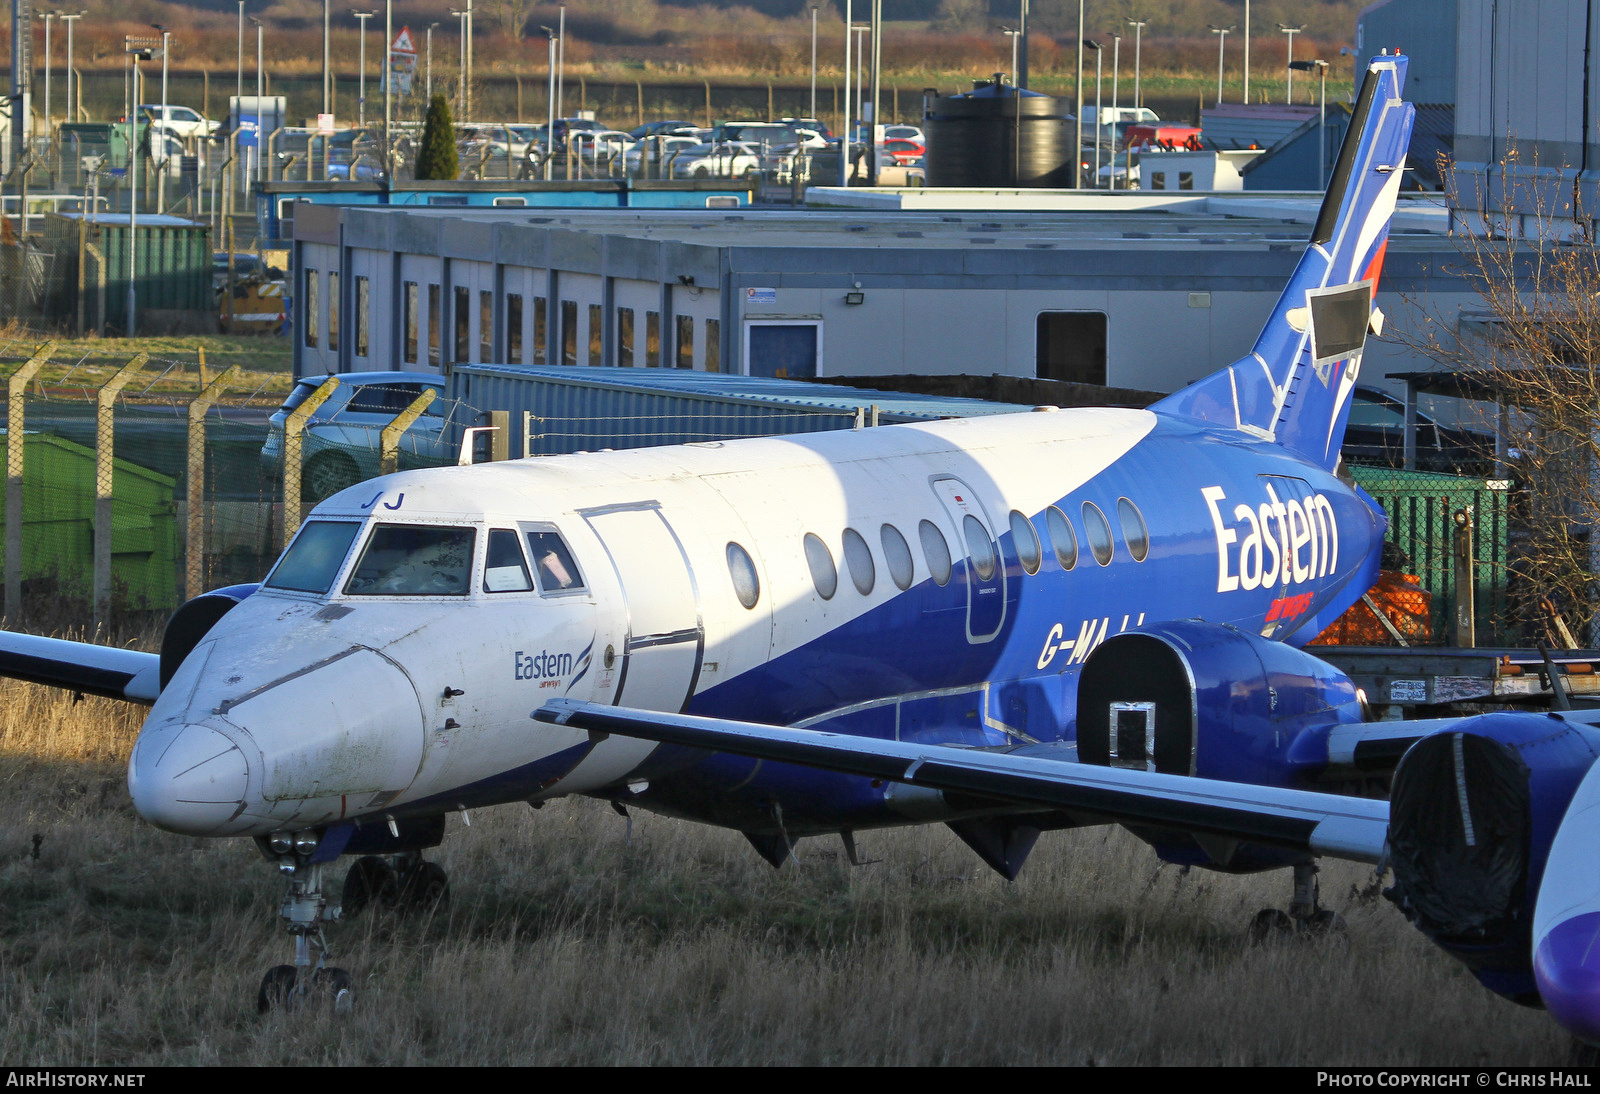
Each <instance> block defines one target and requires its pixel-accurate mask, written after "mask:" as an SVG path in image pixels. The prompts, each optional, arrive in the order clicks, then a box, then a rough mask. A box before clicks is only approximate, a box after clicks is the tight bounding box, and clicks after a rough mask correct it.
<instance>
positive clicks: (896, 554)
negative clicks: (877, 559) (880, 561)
mask: <svg viewBox="0 0 1600 1094" xmlns="http://www.w3.org/2000/svg"><path fill="white" fill-rule="evenodd" d="M878 538H879V539H880V540H882V541H883V557H884V560H885V561H887V562H888V563H889V576H890V578H892V579H893V580H894V583H895V585H896V586H897V587H898V588H899V589H901V590H902V591H904V590H906V589H909V588H911V582H912V580H913V579H914V578H915V577H916V566H915V565H914V564H913V563H912V561H911V546H910V545H909V544H908V543H906V537H905V536H902V535H901V534H900V529H898V528H896V527H895V526H894V525H892V524H885V525H884V526H883V527H882V528H880V529H879V530H878Z"/></svg>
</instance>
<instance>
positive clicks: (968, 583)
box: [130, 410, 1383, 835]
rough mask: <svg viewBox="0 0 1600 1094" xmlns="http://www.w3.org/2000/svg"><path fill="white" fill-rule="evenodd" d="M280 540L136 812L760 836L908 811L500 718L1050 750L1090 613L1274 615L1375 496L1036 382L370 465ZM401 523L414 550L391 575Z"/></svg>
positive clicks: (156, 761)
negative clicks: (941, 397)
mask: <svg viewBox="0 0 1600 1094" xmlns="http://www.w3.org/2000/svg"><path fill="white" fill-rule="evenodd" d="M380 529H382V530H383V531H380ZM308 534H314V535H317V536H320V537H322V538H323V539H325V540H327V541H329V542H330V543H333V544H334V545H335V548H336V549H337V550H336V553H337V554H338V557H337V558H333V557H332V556H331V555H330V556H329V557H328V558H322V559H320V561H318V562H317V563H316V566H314V567H313V569H314V570H315V572H316V575H317V576H315V577H313V578H306V577H304V576H298V577H297V576H295V575H296V574H300V573H301V571H303V570H305V565H304V564H303V560H301V561H298V562H297V561H296V551H297V550H300V547H299V541H297V545H296V546H295V547H291V550H290V552H289V553H288V555H286V561H285V562H282V563H280V565H279V567H278V569H277V570H275V571H274V573H273V574H272V575H270V576H269V578H268V580H267V582H266V584H265V585H264V586H263V587H262V588H261V589H260V590H259V591H258V592H256V593H255V594H254V595H252V596H249V597H248V598H247V599H245V600H244V601H243V602H241V603H240V604H239V605H238V606H237V607H236V608H234V609H233V610H232V611H231V612H229V613H228V614H227V615H226V616H224V617H223V618H222V620H221V621H220V622H219V623H218V624H217V625H216V626H215V628H214V629H213V630H212V631H211V632H210V633H208V634H207V635H206V637H205V638H204V640H203V641H202V642H201V643H200V644H199V646H197V647H196V649H195V650H194V651H193V653H191V654H190V656H189V657H188V658H187V660H186V661H185V662H184V664H183V667H182V668H181V669H180V670H179V672H178V674H177V676H176V677H174V679H173V680H172V681H171V683H170V684H169V685H168V687H167V688H166V690H165V691H164V692H163V693H162V695H161V697H160V699H159V700H158V701H157V703H156V705H155V707H154V709H153V710H152V711H151V714H150V717H149V719H148V721H147V723H146V726H145V729H144V731H143V733H142V734H141V740H140V743H139V745H138V748H137V749H136V751H135V754H134V757H133V759H132V762H131V766H130V785H131V786H132V787H133V789H134V793H135V799H136V802H138V803H139V804H140V808H141V811H143V812H145V814H146V815H147V816H148V817H150V818H151V819H152V820H154V821H155V822H156V823H158V824H162V825H163V826H165V827H169V828H174V829H177V830H180V831H189V832H196V833H204V834H215V835H225V834H241V835H243V834H264V833H268V832H276V831H285V830H290V829H302V828H307V827H315V826H325V825H329V824H334V823H337V822H339V821H343V820H348V819H351V818H361V817H372V816H377V817H404V816H410V815H421V814H430V813H431V814H437V813H439V812H441V811H449V810H454V809H458V808H467V807H475V806H481V805H488V804H493V803H499V802H507V801H517V800H535V801H537V800H540V799H543V798H546V797H550V796H554V795H561V794H570V793H616V794H621V795H622V796H625V797H627V798H628V799H629V800H634V801H637V802H639V803H640V804H642V805H646V806H648V807H652V808H656V809H660V810H662V811H666V812H671V813H677V814H681V815H686V816H692V817H696V818H697V819H702V820H710V821H712V822H714V823H721V824H728V825H732V826H736V827H742V828H746V829H747V830H749V829H750V828H752V827H756V828H759V827H761V826H762V824H763V823H764V822H766V821H767V820H769V819H770V817H771V813H772V803H773V802H774V801H782V803H783V806H782V808H783V809H784V810H785V811H786V813H787V817H786V820H785V823H786V824H787V825H789V826H790V828H791V830H793V831H796V832H805V831H821V830H838V829H840V828H852V827H870V826H872V825H882V824H893V823H905V822H908V821H910V820H920V819H928V813H927V810H928V809H929V806H928V803H926V802H919V801H917V800H914V798H915V796H911V795H908V794H907V792H906V791H905V790H904V788H900V790H899V791H898V799H897V796H896V794H897V792H896V791H895V789H894V788H892V787H885V786H883V785H882V784H881V783H880V784H874V783H872V782H871V781H869V780H863V779H855V778H850V777H846V776H841V775H831V774H826V773H820V772H816V771H809V770H803V769H798V768H792V767H788V766H786V765H773V764H767V765H763V764H762V763H761V762H759V761H752V760H745V759H739V758H736V757H731V756H723V755H715V756H710V757H708V756H707V755H706V754H704V753H698V752H689V751H685V750H679V749H672V748H669V747H664V746H663V747H658V746H653V745H649V744H646V743H643V742H637V741H624V740H620V739H615V738H612V739H606V740H604V741H601V742H598V743H597V742H594V741H591V740H590V739H589V737H588V735H587V734H584V733H580V732H577V731H572V730H567V729H564V728H562V727H557V726H551V725H546V724H542V723H540V722H536V721H533V720H532V719H531V717H530V715H531V713H532V712H533V711H534V710H536V709H538V708H539V707H540V706H541V705H542V704H543V703H545V702H546V701H548V700H549V699H551V698H555V697H564V698H577V699H587V700H590V701H593V702H599V703H607V704H618V705H623V706H629V707H641V708H646V709H654V710H669V711H687V712H689V713H695V714H705V715H710V716H721V717H735V718H739V719H743V720H746V721H757V722H766V723H769V724H774V725H797V726H807V727H815V728H821V729H832V730H837V731H842V732H849V733H854V734H862V735H868V736H879V737H887V738H892V739H898V740H906V741H926V742H929V743H948V744H960V745H967V746H978V747H997V746H1006V745H1016V744H1032V743H1035V742H1055V741H1067V742H1070V741H1071V740H1072V736H1073V719H1074V703H1075V697H1076V682H1077V678H1078V670H1079V668H1080V667H1081V666H1082V664H1083V662H1084V660H1085V658H1086V657H1087V656H1088V654H1089V653H1090V652H1091V650H1092V649H1093V648H1094V647H1095V646H1096V645H1098V644H1099V643H1101V642H1103V641H1104V640H1105V639H1106V638H1107V637H1108V636H1111V635H1115V634H1118V633H1122V632H1124V631H1127V630H1130V629H1133V628H1137V627H1139V626H1140V625H1142V624H1145V623H1155V622H1159V621H1162V620H1172V619H1180V618H1204V619H1206V620H1209V621H1211V622H1216V623H1225V624H1230V625H1233V626H1236V627H1238V628H1240V629H1243V630H1248V631H1250V632H1252V633H1260V634H1266V635H1269V636H1271V637H1275V638H1280V639H1285V640H1288V641H1291V642H1294V641H1304V640H1306V639H1308V638H1309V637H1310V636H1312V635H1314V634H1315V633H1317V631H1318V630H1319V629H1320V628H1321V626H1323V625H1325V624H1326V623H1327V622H1328V621H1330V620H1331V619H1332V618H1334V617H1335V616H1336V615H1337V614H1339V613H1340V612H1342V611H1343V610H1344V609H1345V608H1346V607H1347V606H1348V605H1349V604H1350V603H1351V602H1353V601H1354V600H1355V599H1357V598H1359V596H1360V594H1361V592H1362V591H1364V590H1365V589H1366V588H1367V586H1368V585H1369V584H1370V579H1371V577H1372V576H1373V574H1374V571H1375V561H1376V555H1377V548H1378V546H1379V543H1380V541H1381V538H1382V534H1383V518H1382V516H1381V513H1379V512H1377V511H1376V510H1375V508H1374V507H1373V506H1372V505H1370V504H1369V503H1368V502H1367V501H1366V500H1364V499H1363V497H1362V496H1361V495H1360V494H1359V493H1358V492H1357V491H1355V490H1354V489H1353V488H1351V487H1349V486H1347V485H1345V484H1344V483H1342V482H1341V481H1340V480H1339V479H1337V478H1336V477H1335V476H1333V475H1331V474H1329V473H1327V472H1326V471H1323V470H1321V469H1320V468H1318V467H1316V466H1313V465H1311V464H1309V463H1306V462H1303V461H1301V460H1299V459H1297V458H1295V457H1294V456H1293V455H1292V454H1291V453H1289V452H1287V451H1286V450H1284V449H1283V448H1280V447H1278V446H1276V445H1273V444H1271V443H1269V442H1265V441H1255V440H1252V439H1250V438H1248V437H1246V436H1244V435H1242V434H1241V433H1239V432H1237V431H1233V430H1221V429H1214V428H1212V427H1210V426H1207V425H1205V424H1204V423H1199V422H1196V421H1193V420H1191V419H1184V418H1173V417H1168V416H1165V415H1160V414H1156V413H1151V412H1148V411H1136V410H1060V411H1039V412H1033V413H1020V414H1016V415H1003V416H996V417H991V418H983V419H967V420H957V421H947V422H940V423H934V424H930V425H915V426H892V427H883V428H878V429H867V430H858V431H846V432H839V433H826V434H813V435H808V436H804V437H799V438H787V439H757V440H748V441H730V442H715V443H710V444H701V445H686V446H681V447H672V448H658V449H641V450H634V451H628V452H615V453H595V454H580V455H574V456H563V457H545V458H536V459H530V460H519V461H512V462H506V463H499V464H488V465H479V466H476V467H471V468H439V469H431V470H424V471H411V472H404V473H401V474H398V475H391V476H387V477H384V478H381V479H377V480H374V481H372V482H369V483H364V484H361V485H359V486H356V487H352V488H350V489H349V490H346V491H344V492H343V493H341V494H338V495H336V496H334V497H333V498H330V499H329V500H327V501H326V502H324V503H322V504H321V505H320V506H318V507H317V509H316V511H315V512H314V513H313V514H312V515H311V517H310V518H309V519H308V521H307V525H306V530H303V531H302V533H301V536H302V541H303V542H305V543H308V544H309V543H311V542H312V541H311V540H309V539H307V538H306V537H307V535H308ZM401 541H406V542H411V543H424V544H426V545H427V547H426V551H427V552H432V554H431V555H429V558H428V559H427V560H425V561H427V563H428V565H435V566H442V567H443V569H445V570H448V571H449V573H448V574H443V573H434V574H431V575H429V576H428V577H427V578H426V579H423V578H419V577H418V576H416V573H415V571H416V570H417V564H418V562H419V560H421V555H420V554H418V552H417V551H415V550H414V551H412V552H411V553H410V554H407V553H406V552H405V551H404V550H402V549H401V548H400V547H397V546H396V544H399V543H400V542H401ZM319 542H320V541H319ZM550 547H554V548H556V552H555V553H560V552H561V551H562V550H563V549H564V551H565V554H562V557H561V558H560V559H559V560H555V559H554V553H552V554H551V555H550V556H548V557H545V558H541V557H536V556H539V555H540V554H541V553H543V552H546V551H547V549H548V548H550ZM328 550H329V549H326V548H325V549H324V550H323V553H324V554H327V553H328ZM310 551H311V548H310V547H307V548H305V550H304V552H302V554H304V553H306V552H310ZM440 552H444V553H443V554H441V553H440ZM508 552H509V553H508ZM424 553H426V552H424ZM491 556H492V557H491ZM319 558H320V556H319ZM441 559H444V560H446V561H444V562H443V563H441V562H440V560H441ZM547 564H548V565H550V566H553V568H554V570H555V571H558V572H560V574H561V578H562V579H564V582H565V584H564V586H563V585H562V584H561V582H560V581H558V580H557V579H556V578H554V577H552V576H551V572H550V570H549V569H548V568H547ZM519 566H520V567H521V571H520V575H521V576H519V570H518V567H519ZM295 567H298V569H296V568H295ZM317 567H320V569H318V568H317ZM386 567H387V569H386ZM457 571H459V572H457ZM572 571H576V572H575V573H574V572H572ZM286 574H287V575H288V576H285V575H286ZM430 582H432V583H433V584H430ZM320 583H325V587H316V586H318V585H319V584H320ZM163 803H165V804H163Z"/></svg>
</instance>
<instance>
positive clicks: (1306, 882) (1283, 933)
mask: <svg viewBox="0 0 1600 1094" xmlns="http://www.w3.org/2000/svg"><path fill="white" fill-rule="evenodd" d="M1344 929H1345V923H1344V917H1343V916H1341V915H1340V914H1339V913H1338V912H1330V911H1328V909H1326V908H1323V907H1321V906H1320V905H1319V904H1318V888H1317V864H1316V863H1314V862H1300V863H1296V864H1295V867H1294V899H1293V900H1291V901H1290V902H1289V910H1288V911H1287V912H1286V911H1284V910H1283V909H1281V908H1263V909H1261V911H1259V912H1257V913H1256V915H1255V918H1254V919H1252V920H1251V921H1250V941H1251V942H1253V943H1255V944H1256V945H1260V944H1261V943H1263V942H1266V941H1268V940H1269V939H1273V938H1286V937H1289V936H1291V935H1292V936H1298V937H1302V938H1322V937H1326V936H1328V935H1335V934H1341V933H1343V931H1344Z"/></svg>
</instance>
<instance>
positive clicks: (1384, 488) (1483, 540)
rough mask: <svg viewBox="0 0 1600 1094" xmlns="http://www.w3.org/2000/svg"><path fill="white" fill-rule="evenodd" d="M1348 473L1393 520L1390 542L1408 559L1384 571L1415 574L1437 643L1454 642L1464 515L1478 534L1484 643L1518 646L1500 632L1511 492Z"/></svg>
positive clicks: (1472, 483)
mask: <svg viewBox="0 0 1600 1094" xmlns="http://www.w3.org/2000/svg"><path fill="white" fill-rule="evenodd" d="M1349 471H1350V474H1351V476H1352V477H1353V478H1354V479H1355V481H1356V485H1358V486H1360V487H1361V488H1362V489H1363V490H1365V491H1366V492H1367V493H1369V494H1371V495H1372V496H1373V497H1374V498H1375V499H1376V500H1377V502H1378V504H1379V505H1381V506H1383V511H1384V512H1385V513H1387V514H1388V515H1389V530H1388V532H1387V533H1386V534H1385V536H1384V539H1385V542H1386V543H1390V544H1393V545H1394V547H1395V548H1397V549H1398V550H1399V551H1400V552H1401V554H1403V556H1404V561H1403V562H1399V561H1397V560H1393V559H1392V557H1391V560H1390V561H1388V562H1385V564H1384V568H1385V569H1399V570H1402V571H1403V572H1405V573H1408V574H1416V575H1417V577H1418V578H1420V579H1421V581H1422V587H1423V588H1424V589H1427V590H1428V592H1430V593H1432V594H1433V634H1434V639H1435V641H1436V642H1438V643H1439V644H1441V645H1449V644H1451V643H1452V642H1453V640H1454V639H1453V630H1452V626H1451V624H1452V620H1453V619H1454V612H1455V604H1456V594H1457V589H1458V588H1459V583H1460V581H1461V580H1462V576H1461V575H1460V574H1458V573H1457V572H1456V564H1455V551H1454V547H1453V543H1454V536H1455V528H1456V519H1455V516H1456V513H1458V512H1464V513H1466V514H1467V519H1468V521H1469V522H1470V523H1471V525H1472V530H1473V536H1472V555H1473V565H1472V574H1471V577H1470V580H1471V581H1472V583H1473V590H1474V596H1475V597H1476V601H1475V603H1474V605H1473V607H1474V612H1473V615H1474V619H1475V622H1476V629H1477V637H1478V644H1479V645H1490V644H1501V645H1504V644H1515V639H1516V636H1515V635H1511V634H1505V633H1502V632H1503V631H1504V627H1505V620H1506V618H1507V612H1506V576H1507V569H1506V555H1507V549H1508V544H1507V541H1508V536H1507V531H1506V508H1507V506H1506V502H1507V492H1506V490H1504V489H1491V488H1490V486H1489V482H1488V480H1485V479H1475V478H1468V477H1465V476H1461V475H1442V474H1437V473H1435V472H1431V471H1396V470H1394V469H1393V468H1389V467H1361V466H1351V467H1350V468H1349ZM1499 485H1500V484H1498V483H1496V486H1499ZM1391 554H1392V553H1391Z"/></svg>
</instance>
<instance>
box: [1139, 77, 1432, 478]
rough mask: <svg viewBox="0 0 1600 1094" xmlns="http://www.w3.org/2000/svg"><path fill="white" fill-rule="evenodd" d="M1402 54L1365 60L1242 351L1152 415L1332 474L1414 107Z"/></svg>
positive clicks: (1368, 316) (1158, 405)
mask: <svg viewBox="0 0 1600 1094" xmlns="http://www.w3.org/2000/svg"><path fill="white" fill-rule="evenodd" d="M1405 81H1406V58H1405V57H1401V56H1380V57H1374V58H1373V59H1372V62H1371V63H1370V64H1369V65H1368V66H1367V75H1366V79H1365V80H1364V81H1363V82H1362V84H1361V93H1360V95H1359V96H1357V98H1356V106H1355V112H1354V114H1353V115H1352V117H1351V119H1350V129H1349V132H1347V133H1346V134H1345V139H1344V144H1343V146H1342V147H1341V148H1340V149H1339V158H1338V159H1337V160H1336V161H1335V162H1334V168H1333V177H1332V179H1331V180H1330V181H1329V183H1328V193H1327V196H1326V197H1324V198H1323V201H1322V209H1321V211H1320V212H1319V213H1318V214H1317V222H1316V227H1315V228H1314V229H1312V233H1311V243H1310V246H1308V247H1307V248H1306V252H1305V255H1304V257H1302V258H1301V259H1300V264H1299V265H1298V266H1297V267H1295V271H1294V276H1293V277H1291V278H1290V279H1289V285H1288V287H1287V288H1286V289H1284V291H1283V295H1282V296H1281V297H1279V299H1278V303H1277V306H1276V307H1275V308H1273V310H1272V317H1271V318H1270V319H1268V320H1267V325H1266V327H1265V328H1264V329H1263V330H1262V332H1261V336H1260V337H1259V338H1257V339H1256V344H1255V347H1254V349H1253V350H1252V351H1251V353H1250V355H1249V356H1247V357H1244V358H1241V359H1240V360H1238V361H1235V362H1234V363H1233V364H1231V365H1229V366H1228V367H1227V368H1225V369H1223V370H1221V371H1220V372H1215V373H1212V374H1211V375H1210V376H1207V377H1206V378H1205V379H1203V380H1201V381H1199V382H1198V383H1195V384H1191V385H1190V386H1189V387H1187V388H1185V389H1184V390H1182V391H1180V392H1178V393H1177V394H1175V395H1171V396H1168V397H1167V398H1165V399H1163V400H1161V401H1160V402H1158V403H1156V404H1155V406H1154V407H1153V408H1152V409H1155V410H1158V411H1164V412H1166V413H1169V414H1184V415H1188V416H1189V417H1192V418H1202V419H1205V420H1206V421H1212V422H1217V423H1219V424H1222V425H1227V426H1230V427H1232V428H1235V429H1239V430H1243V431H1244V432H1247V433H1251V434H1254V435H1255V436H1258V437H1264V438H1267V439H1270V440H1275V441H1277V442H1278V443H1279V444H1281V445H1283V446H1284V447H1285V448H1289V449H1292V450H1293V451H1294V452H1296V453H1298V454H1299V455H1301V456H1303V457H1305V458H1306V459H1309V460H1311V461H1312V462H1314V463H1317V464H1320V465H1321V466H1323V467H1326V468H1328V469H1330V470H1331V469H1332V468H1333V467H1334V465H1335V464H1336V463H1337V462H1338V459H1339V445H1340V444H1341V443H1342V442H1343V440H1344V427H1345V421H1346V419H1347V418H1348V416H1349V413H1350V392H1351V389H1352V388H1353V387H1354V386H1355V382H1356V376H1357V374H1358V373H1359V372H1360V370H1361V350H1362V345H1363V343H1364V341H1365V337H1366V333H1367V330H1368V329H1369V325H1370V322H1371V319H1372V298H1373V296H1374V295H1375V294H1376V293H1377V291H1378V275H1379V273H1380V272H1381V270H1382V267H1383V255H1384V249H1385V248H1386V247H1387V245H1388V239H1389V219H1390V217H1391V216H1393V214H1394V206H1395V198H1396V196H1397V194H1398V193H1399V190H1400V176H1401V173H1402V171H1403V170H1404V168H1405V159H1406V148H1407V145H1408V144H1409V143H1410V140H1411V121H1412V117H1413V115H1414V114H1415V110H1414V109H1413V107H1412V106H1411V104H1409V103H1406V102H1402V101H1401V98H1400V93H1401V90H1402V89H1403V88H1404V87H1405Z"/></svg>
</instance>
